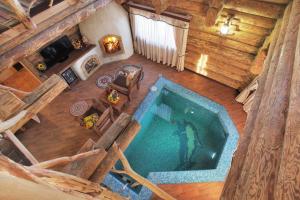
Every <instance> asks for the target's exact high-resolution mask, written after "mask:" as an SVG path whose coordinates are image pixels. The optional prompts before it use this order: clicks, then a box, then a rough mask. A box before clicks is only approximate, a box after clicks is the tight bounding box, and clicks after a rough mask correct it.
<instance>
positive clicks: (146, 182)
mask: <svg viewBox="0 0 300 200" xmlns="http://www.w3.org/2000/svg"><path fill="white" fill-rule="evenodd" d="M113 150H114V152H115V153H116V155H117V156H118V158H119V159H120V161H121V163H122V165H123V168H124V169H123V170H122V171H115V172H117V173H121V174H127V175H128V176H130V177H132V178H133V179H134V180H136V181H137V182H139V183H140V184H141V185H143V186H145V187H147V188H149V189H150V190H151V191H152V192H153V193H155V194H156V195H157V196H159V197H160V198H162V199H165V200H175V198H174V197H172V196H171V195H169V194H168V193H166V192H165V191H163V190H162V189H160V188H159V187H158V186H157V185H155V184H154V183H152V182H151V181H149V180H148V179H146V178H144V177H142V176H141V175H139V174H138V173H136V172H135V171H134V170H133V169H132V168H131V166H130V164H129V162H128V160H127V159H126V157H125V155H124V154H123V152H122V150H121V149H120V148H119V146H118V145H117V143H114V144H113Z"/></svg>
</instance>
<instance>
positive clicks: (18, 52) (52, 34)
mask: <svg viewBox="0 0 300 200" xmlns="http://www.w3.org/2000/svg"><path fill="white" fill-rule="evenodd" d="M103 1H104V0H97V1H95V2H94V3H92V4H90V5H88V6H86V7H84V8H83V9H81V10H79V11H78V12H76V13H74V14H71V15H70V16H68V17H66V18H65V19H64V20H62V21H60V22H58V23H56V24H55V25H53V26H51V27H50V28H48V29H47V30H46V31H43V32H42V33H40V34H38V35H36V36H34V37H32V38H31V39H29V40H27V41H25V42H24V43H23V44H22V45H19V46H17V47H15V48H13V49H11V50H9V51H7V52H6V53H4V54H3V55H1V56H0V71H1V70H3V69H5V68H7V67H10V66H12V65H13V64H14V63H15V62H17V61H18V60H21V59H23V58H24V57H26V56H28V55H30V54H32V53H34V52H36V51H37V50H38V49H40V48H41V47H43V46H44V45H46V44H47V43H49V42H50V41H53V39H55V38H58V37H60V36H61V35H62V33H63V32H65V31H67V30H69V29H71V28H72V27H73V26H75V25H76V24H78V23H80V22H81V21H83V20H85V19H87V18H88V17H89V16H90V15H92V14H93V13H95V12H96V11H97V10H98V9H100V8H102V7H103V6H104V5H105V4H104V3H103Z"/></svg>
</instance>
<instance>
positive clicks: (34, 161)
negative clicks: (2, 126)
mask: <svg viewBox="0 0 300 200" xmlns="http://www.w3.org/2000/svg"><path fill="white" fill-rule="evenodd" d="M5 136H6V137H7V138H8V139H9V140H10V141H11V142H12V143H13V144H14V145H15V146H16V147H17V148H18V149H19V150H20V151H21V153H23V154H24V156H25V157H26V158H27V159H28V160H29V161H30V162H31V164H37V163H39V162H38V161H37V159H36V158H35V157H34V156H33V155H32V154H31V153H30V151H29V150H28V149H27V148H26V147H25V146H24V145H23V144H22V143H21V142H20V140H19V139H18V138H17V137H16V136H15V135H14V134H13V133H12V132H11V131H10V130H7V131H5Z"/></svg>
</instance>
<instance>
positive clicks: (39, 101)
mask: <svg viewBox="0 0 300 200" xmlns="http://www.w3.org/2000/svg"><path fill="white" fill-rule="evenodd" d="M49 86H51V87H49ZM67 87H68V84H67V83H66V82H65V81H64V80H63V79H62V78H60V77H59V76H58V75H52V76H51V77H50V78H49V79H48V80H47V81H45V82H44V83H43V84H42V85H40V86H39V87H38V88H37V89H35V90H34V91H33V92H32V93H31V94H30V95H29V96H28V97H25V98H24V99H23V101H24V102H25V103H27V105H28V107H27V108H26V110H27V113H26V115H25V116H24V117H23V118H22V119H21V120H20V121H18V122H17V123H16V124H15V125H14V126H12V127H11V128H10V130H11V132H13V133H15V132H16V131H17V130H19V129H20V128H21V127H22V126H24V124H26V123H27V122H28V121H29V120H30V119H31V118H32V117H34V116H35V115H36V114H37V113H38V112H39V111H41V110H42V109H43V108H44V107H46V106H47V105H48V104H49V103H50V102H51V101H52V100H53V99H54V98H55V97H57V96H58V95H59V94H60V93H61V92H62V91H63V90H64V89H66V88H67Z"/></svg>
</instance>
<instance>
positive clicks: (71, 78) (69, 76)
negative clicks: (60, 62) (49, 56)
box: [60, 68, 78, 85]
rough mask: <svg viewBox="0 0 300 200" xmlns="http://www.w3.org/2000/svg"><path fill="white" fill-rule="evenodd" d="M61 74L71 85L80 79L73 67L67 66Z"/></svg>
mask: <svg viewBox="0 0 300 200" xmlns="http://www.w3.org/2000/svg"><path fill="white" fill-rule="evenodd" d="M60 75H61V76H62V77H63V78H64V79H65V80H66V82H67V83H68V84H69V85H71V84H74V83H76V82H77V81H78V77H77V75H76V74H75V72H74V71H73V70H72V68H67V69H66V70H64V71H63V72H61V74H60Z"/></svg>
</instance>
